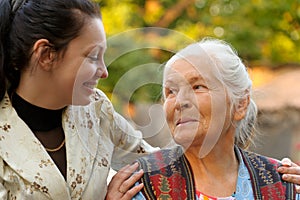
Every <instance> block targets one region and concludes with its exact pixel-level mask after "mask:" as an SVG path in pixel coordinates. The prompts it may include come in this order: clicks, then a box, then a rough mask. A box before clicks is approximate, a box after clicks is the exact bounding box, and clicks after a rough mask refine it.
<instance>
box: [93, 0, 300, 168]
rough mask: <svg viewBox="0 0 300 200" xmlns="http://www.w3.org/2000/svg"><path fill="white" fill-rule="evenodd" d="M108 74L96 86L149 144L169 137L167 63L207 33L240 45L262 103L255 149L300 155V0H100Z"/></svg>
mask: <svg viewBox="0 0 300 200" xmlns="http://www.w3.org/2000/svg"><path fill="white" fill-rule="evenodd" d="M96 2H97V3H99V5H100V6H101V13H102V17H103V22H104V26H105V30H106V33H107V45H108V49H107V52H106V54H105V60H106V64H107V66H108V70H109V78H108V79H106V80H101V81H99V85H98V87H99V88H100V89H101V90H103V91H104V92H105V93H106V94H107V95H108V97H109V98H111V100H112V102H113V104H114V106H115V108H116V110H117V111H118V112H119V113H121V114H122V115H123V116H125V117H126V118H127V119H128V120H130V121H132V124H133V125H134V126H135V127H137V128H138V129H140V130H142V131H143V132H144V136H145V138H146V140H147V141H148V142H149V143H151V144H157V142H158V141H159V143H160V146H161V147H164V146H167V145H168V144H169V142H170V137H169V133H168V131H167V127H165V124H164V123H163V118H164V117H163V114H162V110H161V92H160V91H161V75H162V69H163V65H164V63H165V62H166V61H167V60H168V59H169V58H170V57H171V56H172V55H173V54H174V53H175V52H176V51H178V50H179V49H181V48H183V47H185V46H186V45H188V44H190V43H192V42H195V41H199V40H201V39H202V38H203V37H208V36H209V37H215V38H220V39H223V40H225V41H227V42H229V43H230V44H232V45H233V47H234V48H235V49H236V50H237V52H238V54H239V55H240V57H241V58H242V59H243V61H244V63H245V64H246V66H247V67H248V70H249V73H250V75H251V77H252V79H253V84H254V97H255V100H256V102H257V105H258V108H259V117H258V121H259V124H258V129H257V130H258V132H259V133H260V135H259V137H258V139H257V141H256V146H254V147H252V148H251V149H252V150H253V151H256V152H258V153H262V154H264V155H267V156H271V157H275V158H278V159H281V158H283V157H290V158H292V159H293V161H296V162H300V0H284V1H282V0H96Z"/></svg>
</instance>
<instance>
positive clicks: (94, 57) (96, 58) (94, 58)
mask: <svg viewBox="0 0 300 200" xmlns="http://www.w3.org/2000/svg"><path fill="white" fill-rule="evenodd" d="M88 58H89V59H90V60H91V61H93V62H97V61H98V60H99V58H98V56H88Z"/></svg>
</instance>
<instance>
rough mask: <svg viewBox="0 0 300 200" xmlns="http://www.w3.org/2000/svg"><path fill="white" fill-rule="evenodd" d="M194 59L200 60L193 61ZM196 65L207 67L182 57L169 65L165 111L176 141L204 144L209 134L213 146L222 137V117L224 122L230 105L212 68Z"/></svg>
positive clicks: (209, 141) (188, 143)
mask: <svg viewBox="0 0 300 200" xmlns="http://www.w3.org/2000/svg"><path fill="white" fill-rule="evenodd" d="M193 59H194V61H196V60H199V58H191V59H190V60H193ZM200 60H201V59H200ZM200 62H201V61H200ZM196 64H197V65H201V66H203V67H202V68H199V67H198V66H197V67H195V65H194V64H191V63H190V62H188V61H187V60H185V59H178V60H177V61H175V62H174V63H173V64H172V65H171V66H168V67H167V68H166V70H165V74H164V96H165V102H164V110H165V114H166V120H167V123H168V125H169V128H170V131H171V133H172V135H173V138H174V140H175V142H176V143H178V144H180V145H182V146H183V147H185V148H188V147H190V146H191V145H194V146H197V147H200V146H201V145H203V142H204V140H205V138H206V137H207V140H208V143H209V145H210V147H209V148H211V144H212V141H213V140H215V141H217V140H218V137H219V136H220V135H218V133H219V132H221V131H222V129H223V125H224V124H223V123H222V119H223V122H224V119H225V114H226V109H228V108H229V105H228V107H227V106H226V105H227V104H225V102H226V99H225V98H226V97H225V96H226V95H225V91H224V87H223V86H222V84H220V82H219V81H218V80H217V79H215V77H214V73H212V72H211V71H209V68H210V67H209V66H207V65H205V64H203V63H196ZM200 72H201V73H200ZM219 115H220V116H219ZM219 117H221V118H220V119H221V120H219V119H218V118H219ZM215 122H217V123H215ZM219 122H220V123H219ZM217 129H219V130H217Z"/></svg>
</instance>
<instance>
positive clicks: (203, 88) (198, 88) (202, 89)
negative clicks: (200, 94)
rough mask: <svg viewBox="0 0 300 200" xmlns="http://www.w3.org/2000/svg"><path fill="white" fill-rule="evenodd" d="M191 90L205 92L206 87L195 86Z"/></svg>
mask: <svg viewBox="0 0 300 200" xmlns="http://www.w3.org/2000/svg"><path fill="white" fill-rule="evenodd" d="M193 89H194V90H200V91H204V90H205V91H206V90H207V87H206V86H204V85H195V86H194V87H193Z"/></svg>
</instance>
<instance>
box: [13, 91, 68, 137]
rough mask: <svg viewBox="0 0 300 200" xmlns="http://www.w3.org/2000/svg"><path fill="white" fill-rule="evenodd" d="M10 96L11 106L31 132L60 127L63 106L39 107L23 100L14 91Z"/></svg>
mask: <svg viewBox="0 0 300 200" xmlns="http://www.w3.org/2000/svg"><path fill="white" fill-rule="evenodd" d="M11 98H12V99H11V101H12V106H13V107H14V108H15V110H16V111H17V113H18V115H19V117H20V118H21V119H22V120H23V121H24V122H25V123H26V124H27V125H28V126H29V128H30V129H31V130H32V131H33V132H35V131H50V130H52V129H55V128H57V127H61V120H62V112H63V108H62V109H59V110H49V109H45V108H41V107H38V106H35V105H32V104H31V103H29V102H27V101H25V100H24V99H22V98H21V97H20V96H19V95H18V94H16V93H13V94H12V97H11Z"/></svg>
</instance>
